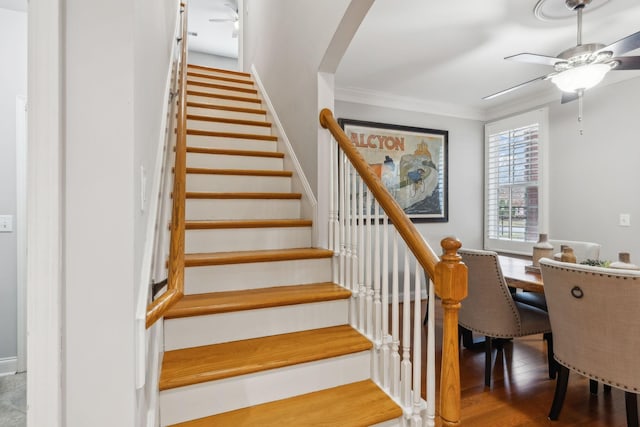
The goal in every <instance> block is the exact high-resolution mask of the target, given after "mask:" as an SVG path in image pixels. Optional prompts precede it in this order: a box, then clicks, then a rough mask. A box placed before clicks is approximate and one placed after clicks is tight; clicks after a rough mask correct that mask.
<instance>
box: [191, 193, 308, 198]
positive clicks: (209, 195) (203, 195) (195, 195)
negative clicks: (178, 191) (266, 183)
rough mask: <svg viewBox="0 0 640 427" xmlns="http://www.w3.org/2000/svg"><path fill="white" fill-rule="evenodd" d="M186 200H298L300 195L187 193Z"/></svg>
mask: <svg viewBox="0 0 640 427" xmlns="http://www.w3.org/2000/svg"><path fill="white" fill-rule="evenodd" d="M185 196H186V198H187V199H225V200H228V199H251V200H271V199H276V200H299V199H301V198H302V193H207V192H203V191H199V192H196V191H188V192H186V193H185Z"/></svg>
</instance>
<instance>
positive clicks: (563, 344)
mask: <svg viewBox="0 0 640 427" xmlns="http://www.w3.org/2000/svg"><path fill="white" fill-rule="evenodd" d="M540 268H541V270H542V279H543V281H544V292H545V295H546V296H547V305H548V308H549V319H550V321H551V330H552V331H553V338H554V348H553V352H554V358H555V360H556V361H557V362H558V375H557V377H558V378H557V382H556V390H555V395H554V397H553V403H552V405H551V409H550V411H549V419H551V420H557V419H558V417H559V416H560V411H561V410H562V405H563V403H564V398H565V395H566V392H567V383H568V379H569V370H572V371H575V372H577V373H579V374H581V375H584V376H586V377H588V378H590V379H591V380H595V381H597V382H601V383H604V384H605V385H609V386H611V387H616V388H619V389H622V390H624V392H625V402H626V409H627V424H628V425H629V426H638V408H637V393H638V391H639V390H640V369H639V368H640V366H639V363H638V354H640V334H638V331H639V330H640V316H638V302H639V301H640V271H634V270H619V269H610V268H601V267H593V266H587V265H580V264H570V263H564V262H560V261H554V260H550V259H543V260H542V261H541V262H540ZM591 385H593V382H592V383H591Z"/></svg>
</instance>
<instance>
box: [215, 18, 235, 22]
mask: <svg viewBox="0 0 640 427" xmlns="http://www.w3.org/2000/svg"><path fill="white" fill-rule="evenodd" d="M234 21H235V18H211V19H209V22H234Z"/></svg>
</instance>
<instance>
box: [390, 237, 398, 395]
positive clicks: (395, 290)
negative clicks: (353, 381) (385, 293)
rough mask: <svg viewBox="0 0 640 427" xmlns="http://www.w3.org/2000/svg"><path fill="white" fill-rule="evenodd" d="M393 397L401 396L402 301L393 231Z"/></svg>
mask: <svg viewBox="0 0 640 427" xmlns="http://www.w3.org/2000/svg"><path fill="white" fill-rule="evenodd" d="M391 283H392V286H391V287H392V290H391V337H392V341H391V396H392V397H395V398H397V397H398V396H399V394H400V301H399V297H398V293H399V292H398V286H399V283H398V232H397V231H396V230H395V228H394V229H393V279H392V280H391Z"/></svg>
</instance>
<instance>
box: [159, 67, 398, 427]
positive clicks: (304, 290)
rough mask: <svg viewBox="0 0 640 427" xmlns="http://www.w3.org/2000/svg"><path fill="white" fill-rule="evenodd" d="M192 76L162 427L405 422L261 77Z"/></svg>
mask: <svg viewBox="0 0 640 427" xmlns="http://www.w3.org/2000/svg"><path fill="white" fill-rule="evenodd" d="M187 76H188V79H187V81H188V90H187V100H188V103H187V113H188V117H187V128H188V129H187V180H186V224H185V229H186V231H185V279H184V280H185V285H184V294H185V295H184V297H183V298H182V299H181V300H180V301H178V302H177V303H176V304H175V305H174V306H173V307H172V308H170V309H169V311H168V312H167V313H166V314H165V316H164V347H165V352H164V357H163V362H162V371H161V375H160V420H161V425H163V426H168V425H180V426H214V425H215V426H312V425H323V426H370V425H399V423H400V421H399V420H400V417H401V416H402V410H401V408H400V407H399V406H398V405H397V404H396V403H395V402H394V401H393V400H392V399H391V398H389V397H388V396H387V394H385V393H384V392H383V391H382V390H381V389H380V388H379V387H378V386H377V385H376V384H375V383H374V382H373V381H372V380H371V363H372V352H371V349H372V343H371V341H369V340H368V339H367V338H366V337H364V336H363V335H362V334H360V333H359V332H358V331H356V330H355V329H353V328H352V327H351V326H349V322H348V315H349V300H350V298H351V292H350V291H348V290H346V289H345V288H343V287H341V286H338V285H336V284H334V283H332V258H333V252H332V251H329V250H326V249H319V248H313V247H311V246H312V243H311V242H312V223H311V221H310V220H309V219H307V218H302V217H301V212H302V209H301V198H302V195H301V194H300V193H294V192H292V191H291V188H292V181H293V180H294V179H295V176H294V174H293V172H291V171H286V170H284V164H285V163H284V157H285V154H284V153H282V152H279V151H278V139H277V137H276V136H274V135H273V134H272V129H271V124H270V123H269V122H267V112H266V111H265V110H263V109H262V104H261V99H260V95H259V93H258V91H257V90H256V88H255V85H254V83H253V81H252V79H251V76H250V75H249V74H245V73H238V72H232V71H226V70H216V69H212V68H206V67H200V66H194V65H190V66H189V68H188V73H187Z"/></svg>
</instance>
